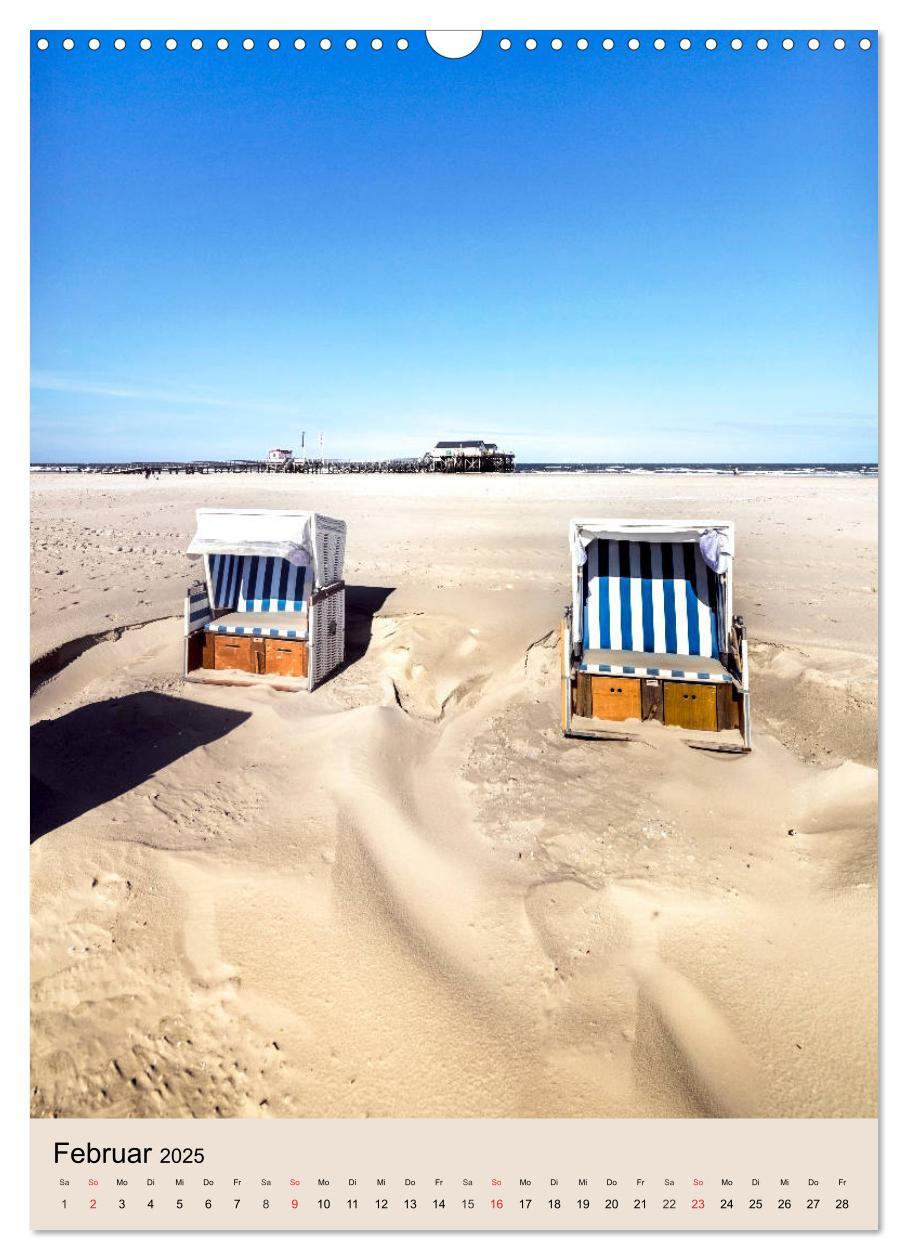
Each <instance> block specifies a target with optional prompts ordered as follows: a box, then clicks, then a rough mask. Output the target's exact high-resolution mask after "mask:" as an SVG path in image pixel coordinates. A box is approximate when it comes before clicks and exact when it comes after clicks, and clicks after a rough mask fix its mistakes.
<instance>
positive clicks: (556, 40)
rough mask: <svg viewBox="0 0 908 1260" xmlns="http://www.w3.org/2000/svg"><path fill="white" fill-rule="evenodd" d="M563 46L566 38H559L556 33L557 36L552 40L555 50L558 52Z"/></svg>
mask: <svg viewBox="0 0 908 1260" xmlns="http://www.w3.org/2000/svg"><path fill="white" fill-rule="evenodd" d="M563 47H564V40H563V39H559V38H558V37H557V35H556V37H555V38H554V39H553V40H552V48H553V49H554V50H555V52H558V51H559V50H560V49H562V48H563Z"/></svg>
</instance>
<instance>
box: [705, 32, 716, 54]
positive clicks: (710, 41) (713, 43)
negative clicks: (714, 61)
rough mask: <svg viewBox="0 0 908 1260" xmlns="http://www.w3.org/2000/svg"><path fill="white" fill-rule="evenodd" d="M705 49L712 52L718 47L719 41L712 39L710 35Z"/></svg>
mask: <svg viewBox="0 0 908 1260" xmlns="http://www.w3.org/2000/svg"><path fill="white" fill-rule="evenodd" d="M706 47H707V48H708V49H709V51H710V52H712V51H713V50H714V49H716V48H718V47H719V41H718V40H717V39H713V37H712V36H711V35H710V37H709V39H708V40H707V41H706Z"/></svg>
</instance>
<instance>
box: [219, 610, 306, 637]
mask: <svg viewBox="0 0 908 1260" xmlns="http://www.w3.org/2000/svg"><path fill="white" fill-rule="evenodd" d="M205 629H206V630H212V631H214V632H215V633H216V634H251V635H261V636H263V637H264V638H266V639H268V638H270V639H308V637H309V614H308V611H307V609H306V608H305V607H304V608H302V609H301V610H299V611H296V610H294V611H290V612H287V611H285V612H261V611H255V610H253V611H251V612H247V611H246V610H245V609H240V610H239V611H237V612H226V613H221V614H220V615H219V616H218V617H216V618H215V619H214V621H209V623H208V625H207V626H206V627H205Z"/></svg>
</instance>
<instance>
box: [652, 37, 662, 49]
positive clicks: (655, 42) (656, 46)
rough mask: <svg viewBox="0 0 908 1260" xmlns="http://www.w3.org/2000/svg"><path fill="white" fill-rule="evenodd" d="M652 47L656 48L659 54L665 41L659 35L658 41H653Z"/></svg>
mask: <svg viewBox="0 0 908 1260" xmlns="http://www.w3.org/2000/svg"><path fill="white" fill-rule="evenodd" d="M653 47H654V48H657V49H658V50H659V52H661V51H662V49H663V48H664V47H665V40H664V39H663V38H662V36H661V35H660V36H659V38H658V39H654V40H653Z"/></svg>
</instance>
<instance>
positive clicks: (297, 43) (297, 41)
mask: <svg viewBox="0 0 908 1260" xmlns="http://www.w3.org/2000/svg"><path fill="white" fill-rule="evenodd" d="M293 47H294V48H296V49H297V50H298V51H299V52H302V51H303V49H304V48H305V47H306V41H305V40H304V39H295V40H294V41H293Z"/></svg>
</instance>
